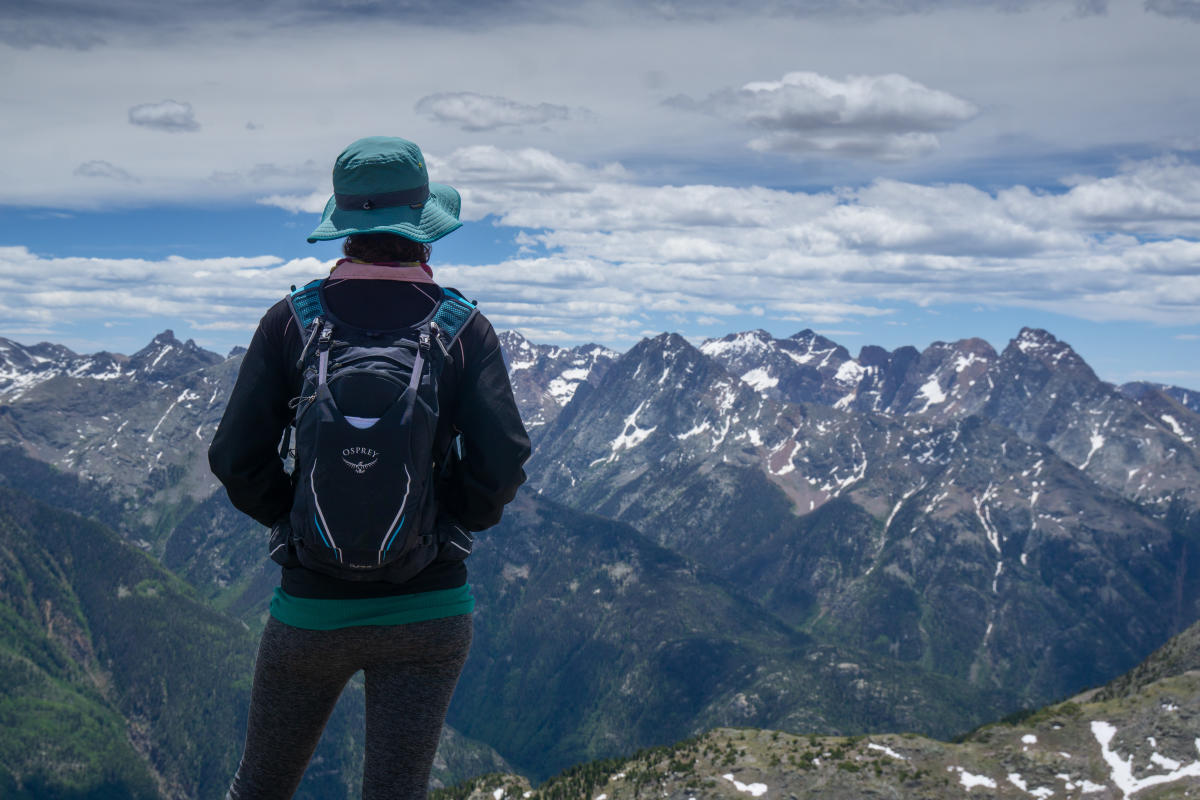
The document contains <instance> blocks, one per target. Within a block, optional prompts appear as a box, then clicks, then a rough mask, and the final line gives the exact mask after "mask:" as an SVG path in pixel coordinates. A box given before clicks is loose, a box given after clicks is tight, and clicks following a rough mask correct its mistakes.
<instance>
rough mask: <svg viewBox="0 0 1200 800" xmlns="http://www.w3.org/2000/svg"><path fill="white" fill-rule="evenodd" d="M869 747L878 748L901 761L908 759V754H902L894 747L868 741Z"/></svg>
mask: <svg viewBox="0 0 1200 800" xmlns="http://www.w3.org/2000/svg"><path fill="white" fill-rule="evenodd" d="M867 747H868V749H871V750H878V751H880V752H881V753H883V754H884V755H888V756H891V757H892V758H896V759H899V760H901V761H908V756H902V755H900V754H899V753H897V752H896V751H895V750H893V749H892V748H890V747H888V746H886V745H882V744H875V743H874V742H867Z"/></svg>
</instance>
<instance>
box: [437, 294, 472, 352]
mask: <svg viewBox="0 0 1200 800" xmlns="http://www.w3.org/2000/svg"><path fill="white" fill-rule="evenodd" d="M477 313H479V310H478V308H477V307H476V305H475V303H473V302H471V301H470V300H468V299H467V298H465V297H463V295H462V293H461V292H459V291H458V290H457V289H451V288H450V287H449V286H445V287H443V288H442V301H441V302H440V303H438V307H437V311H435V312H434V314H433V321H434V322H435V323H437V326H438V330H439V331H441V332H442V333H443V335H444V336H445V337H446V342H445V345H446V347H449V346H450V345H452V344H454V342H455V340H456V339H458V335H459V334H460V333H462V331H463V328H465V327H467V323H468V322H470V321H471V317H473V316H475V315H476V314H477Z"/></svg>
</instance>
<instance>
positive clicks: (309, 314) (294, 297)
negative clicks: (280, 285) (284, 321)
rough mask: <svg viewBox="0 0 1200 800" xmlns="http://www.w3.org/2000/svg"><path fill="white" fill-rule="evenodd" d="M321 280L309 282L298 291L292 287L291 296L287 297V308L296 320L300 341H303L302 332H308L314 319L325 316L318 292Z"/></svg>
mask: <svg viewBox="0 0 1200 800" xmlns="http://www.w3.org/2000/svg"><path fill="white" fill-rule="evenodd" d="M323 280H324V279H323V278H317V279H315V280H311V281H309V282H308V283H306V284H304V286H303V287H301V288H299V289H297V288H296V287H295V286H293V287H292V292H291V294H289V295H288V296H287V303H288V308H290V309H291V310H292V318H293V319H294V320H296V326H297V332H298V333H299V334H300V338H301V339H304V331H306V330H308V326H309V325H311V324H312V321H313V320H314V319H316V318H317V317H323V316H325V307H324V306H323V305H321V291H320V290H321V282H322V281H323Z"/></svg>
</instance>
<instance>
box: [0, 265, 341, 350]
mask: <svg viewBox="0 0 1200 800" xmlns="http://www.w3.org/2000/svg"><path fill="white" fill-rule="evenodd" d="M322 269H324V270H325V271H328V267H325V266H323V265H322V263H321V262H320V261H318V260H317V259H314V258H305V259H295V260H292V261H284V260H283V259H280V258H276V257H273V256H252V257H227V258H209V259H187V258H181V257H178V256H171V257H169V258H165V259H161V260H147V259H134V258H128V259H111V258H47V257H44V256H39V255H37V254H36V253H33V252H30V251H29V249H28V248H25V247H0V318H3V319H5V320H7V321H8V323H9V324H8V327H10V328H11V327H13V326H19V325H28V324H31V323H43V324H45V323H58V322H59V321H61V320H63V319H69V320H71V321H72V323H75V322H104V321H106V320H109V319H111V318H113V317H121V318H126V319H144V318H148V317H166V318H169V319H176V320H187V321H188V322H190V323H192V324H193V325H195V326H197V327H202V326H203V327H208V326H211V325H231V324H232V325H234V326H238V327H240V328H241V329H243V330H252V329H253V328H254V324H255V323H256V322H257V320H258V318H259V317H261V316H262V313H263V310H264V309H265V308H267V306H269V305H270V304H271V303H273V302H275V301H276V300H278V299H279V298H280V297H282V296H283V293H284V292H285V291H286V289H287V287H288V286H290V285H291V284H293V283H297V282H303V281H306V280H309V279H311V278H312V277H313V276H315V275H319V274H320V272H321V271H322Z"/></svg>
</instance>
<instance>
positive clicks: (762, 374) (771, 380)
mask: <svg viewBox="0 0 1200 800" xmlns="http://www.w3.org/2000/svg"><path fill="white" fill-rule="evenodd" d="M742 381H743V382H745V383H748V384H750V385H751V386H753V387H754V390H755V391H756V392H763V391H766V390H767V389H773V388H774V387H776V386H778V385H779V378H775V377H772V376H771V374H770V373H769V372H768V371H767V368H766V367H755V368H754V369H752V370H750V371H749V372H747V373H746V374H744V375H742Z"/></svg>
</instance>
